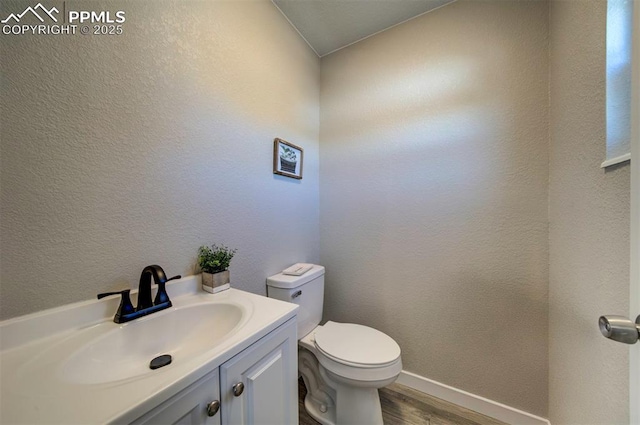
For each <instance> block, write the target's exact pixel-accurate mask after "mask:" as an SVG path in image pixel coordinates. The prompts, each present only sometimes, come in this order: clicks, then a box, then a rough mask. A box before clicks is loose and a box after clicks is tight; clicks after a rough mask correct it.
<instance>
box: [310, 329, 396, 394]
mask: <svg viewBox="0 0 640 425" xmlns="http://www.w3.org/2000/svg"><path fill="white" fill-rule="evenodd" d="M363 328H364V329H363ZM318 337H319V338H318ZM345 338H349V340H348V341H347V340H345ZM318 339H319V340H320V342H319V343H318ZM341 341H342V343H343V344H344V345H343V346H342V347H340V346H336V345H333V344H334V343H335V344H340V342H341ZM359 341H360V346H359V347H357V348H359V350H356V351H352V352H351V354H349V352H348V350H347V347H349V346H351V347H353V345H357V344H358V342H359ZM362 341H364V344H363V343H362ZM367 341H371V343H376V344H377V343H379V344H380V347H381V348H382V349H381V350H380V353H378V354H376V353H373V354H372V353H371V352H374V351H378V350H377V347H372V346H369V345H365V344H367ZM299 343H300V345H301V346H302V347H304V348H306V349H308V350H311V351H312V352H313V353H314V354H315V356H316V357H317V359H318V362H320V364H321V365H322V366H323V367H324V368H325V369H326V370H327V371H329V372H331V373H332V374H334V375H336V376H337V377H339V378H344V379H347V380H350V382H351V384H352V385H374V383H376V382H379V383H380V382H385V381H387V380H391V381H390V382H393V381H394V380H395V379H396V377H397V376H398V374H399V373H400V372H401V371H402V360H401V357H400V347H399V346H398V344H397V343H396V342H395V341H394V340H393V339H392V338H391V337H389V336H388V335H386V334H384V333H382V332H380V331H378V330H376V329H372V328H369V327H367V326H362V325H355V324H351V323H336V322H330V321H329V322H327V323H326V324H325V325H323V326H317V327H316V328H315V329H314V330H313V331H312V332H310V333H309V334H308V335H307V336H305V337H304V338H302V339H301V340H300V341H299ZM373 348H375V349H373ZM363 351H368V352H369V353H363ZM367 356H368V357H367ZM358 382H360V383H361V384H357V383H358ZM390 382H389V383H390ZM367 383H369V384H367ZM384 385H387V384H382V385H380V386H384Z"/></svg>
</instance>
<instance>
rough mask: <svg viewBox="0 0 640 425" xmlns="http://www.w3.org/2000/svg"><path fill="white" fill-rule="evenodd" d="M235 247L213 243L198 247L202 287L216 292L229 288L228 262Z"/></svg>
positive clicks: (233, 253)
mask: <svg viewBox="0 0 640 425" xmlns="http://www.w3.org/2000/svg"><path fill="white" fill-rule="evenodd" d="M236 251H237V250H236V249H230V248H228V247H226V246H224V245H220V246H218V245H216V244H213V245H211V247H208V246H204V245H203V246H201V247H200V249H198V265H199V266H200V269H201V270H202V289H204V290H205V291H207V292H211V293H216V292H219V291H223V290H225V289H228V288H229V286H230V285H229V282H230V280H229V264H230V263H231V259H232V258H233V256H234V255H235V254H236Z"/></svg>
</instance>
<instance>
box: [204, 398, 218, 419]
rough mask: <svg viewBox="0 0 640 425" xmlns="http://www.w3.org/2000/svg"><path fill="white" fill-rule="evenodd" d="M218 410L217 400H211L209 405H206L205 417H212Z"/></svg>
mask: <svg viewBox="0 0 640 425" xmlns="http://www.w3.org/2000/svg"><path fill="white" fill-rule="evenodd" d="M218 410H220V402H219V401H218V400H213V401H212V402H211V403H209V404H207V415H209V416H214V415H215V414H216V413H218Z"/></svg>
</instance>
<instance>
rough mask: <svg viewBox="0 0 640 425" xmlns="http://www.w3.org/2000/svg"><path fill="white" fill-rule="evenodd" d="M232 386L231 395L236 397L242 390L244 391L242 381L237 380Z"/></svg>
mask: <svg viewBox="0 0 640 425" xmlns="http://www.w3.org/2000/svg"><path fill="white" fill-rule="evenodd" d="M232 388H233V395H234V396H236V397H238V396H240V395H242V392H243V391H244V384H243V383H242V382H238V383H237V384H235V385H234V386H233V387H232Z"/></svg>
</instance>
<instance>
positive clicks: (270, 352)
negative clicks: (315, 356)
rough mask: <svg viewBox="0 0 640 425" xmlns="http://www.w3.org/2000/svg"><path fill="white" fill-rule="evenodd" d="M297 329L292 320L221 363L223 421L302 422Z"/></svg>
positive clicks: (230, 424) (251, 424)
mask: <svg viewBox="0 0 640 425" xmlns="http://www.w3.org/2000/svg"><path fill="white" fill-rule="evenodd" d="M296 331H297V327H296V321H295V319H291V320H289V321H288V322H286V323H285V324H283V325H282V326H280V327H279V328H278V329H276V330H275V331H273V332H271V333H270V334H268V335H267V336H265V337H264V338H262V339H260V340H259V341H258V342H256V343H255V344H253V345H252V346H251V347H249V348H247V349H246V350H244V351H242V352H241V353H239V354H238V355H236V356H235V357H233V358H232V359H230V360H229V361H227V362H226V363H224V364H223V365H222V366H220V393H221V397H222V404H223V409H222V424H224V425H241V424H242V425H289V424H291V425H296V424H297V423H298V340H297V333H296ZM240 385H242V386H243V390H242V392H241V393H240V391H239V388H240ZM234 387H235V394H234ZM239 393H240V394H239Z"/></svg>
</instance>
